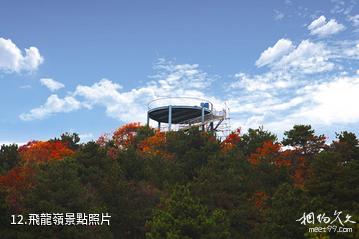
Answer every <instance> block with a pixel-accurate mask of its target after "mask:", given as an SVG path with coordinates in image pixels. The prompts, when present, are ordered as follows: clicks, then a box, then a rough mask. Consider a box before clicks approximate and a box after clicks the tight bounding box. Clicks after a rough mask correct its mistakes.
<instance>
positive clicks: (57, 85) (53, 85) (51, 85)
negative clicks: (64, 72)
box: [40, 78, 65, 91]
mask: <svg viewBox="0 0 359 239" xmlns="http://www.w3.org/2000/svg"><path fill="white" fill-rule="evenodd" d="M40 83H41V85H44V86H46V87H47V88H48V89H49V90H50V91H56V90H59V89H61V88H64V87H65V85H64V84H62V83H61V82H58V81H55V80H54V79H51V78H42V79H40Z"/></svg>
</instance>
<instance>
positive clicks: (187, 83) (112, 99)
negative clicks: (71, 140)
mask: <svg viewBox="0 0 359 239" xmlns="http://www.w3.org/2000/svg"><path fill="white" fill-rule="evenodd" d="M154 69H155V71H156V73H155V75H154V76H152V77H151V79H152V80H151V81H150V82H148V83H147V84H146V85H145V86H143V87H140V88H135V89H130V90H127V91H126V90H124V89H123V87H122V86H121V85H119V84H118V83H115V82H113V81H111V80H108V79H102V80H100V81H98V82H95V83H94V84H93V85H89V86H88V85H78V86H77V87H76V89H75V91H74V92H73V93H69V94H68V96H67V97H65V98H64V99H59V98H58V97H57V95H52V96H50V97H49V99H48V100H47V102H46V103H45V104H44V105H43V106H40V107H38V108H35V109H32V110H31V111H30V112H29V113H25V114H22V115H21V116H20V118H21V119H23V120H34V119H42V118H45V117H47V116H49V115H52V114H54V113H60V112H69V111H74V110H78V109H80V108H81V107H86V108H92V107H94V106H103V107H104V108H105V110H106V114H107V115H108V116H110V117H112V118H115V119H118V120H121V121H125V122H128V121H144V120H145V119H146V110H147V103H148V102H149V101H151V100H153V99H155V98H158V97H164V96H192V97H200V98H204V96H205V94H204V93H203V91H204V89H206V88H208V87H209V86H210V84H211V81H212V80H211V78H210V77H208V75H207V74H206V73H205V72H203V71H202V70H200V68H199V66H198V65H197V64H193V65H191V64H174V63H173V62H171V61H166V60H163V59H160V60H159V62H158V63H157V64H155V66H154ZM205 98H208V97H205ZM209 98H210V100H213V101H216V102H218V100H217V99H216V98H214V97H209ZM70 100H71V101H70ZM54 102H55V103H54ZM72 103H73V104H72ZM60 104H61V105H60Z"/></svg>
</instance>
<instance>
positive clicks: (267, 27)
mask: <svg viewBox="0 0 359 239" xmlns="http://www.w3.org/2000/svg"><path fill="white" fill-rule="evenodd" d="M358 9H359V6H358V4H357V1H351V0H348V1H341V0H335V1H334V0H333V1H328V0H322V1H294V0H275V1H259V0H257V1H222V2H220V1H187V0H182V1H56V2H54V1H51V2H50V1H14V0H12V1H10V0H5V1H2V3H1V8H0V86H1V87H0V142H18V143H21V142H26V141H28V140H31V139H43V140H45V139H48V138H52V137H55V136H59V135H60V134H61V133H63V132H66V131H71V132H77V133H79V134H80V135H81V136H82V138H83V139H84V140H89V139H93V138H96V137H98V135H100V134H102V133H105V132H111V131H112V130H113V129H115V128H117V127H118V126H120V125H121V124H124V123H126V122H131V121H142V122H145V120H146V116H145V113H146V103H147V102H148V101H150V100H152V99H154V98H156V97H161V96H169V95H170V96H183V95H186V96H196V97H204V98H207V99H209V100H211V101H212V102H213V103H214V104H215V106H216V107H217V108H218V109H220V108H221V107H223V105H224V104H225V103H227V105H228V106H229V108H230V117H231V124H232V128H233V129H234V128H235V127H239V126H240V127H242V128H244V129H247V128H249V127H254V128H256V127H258V126H260V125H264V127H265V128H267V129H269V130H271V131H273V132H275V133H277V134H278V135H279V136H281V135H282V133H283V131H284V130H288V129H290V128H291V127H292V126H293V124H299V123H300V124H312V125H313V127H314V128H315V129H316V131H317V133H324V134H326V135H328V136H329V137H330V138H331V139H332V138H333V137H334V132H335V131H337V132H339V131H342V130H350V131H353V132H355V133H357V134H358V133H359V107H358V106H357V105H358V103H357V102H358V101H359V64H358V60H359V38H358V37H359V11H358Z"/></svg>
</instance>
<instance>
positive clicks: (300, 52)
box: [274, 40, 334, 74]
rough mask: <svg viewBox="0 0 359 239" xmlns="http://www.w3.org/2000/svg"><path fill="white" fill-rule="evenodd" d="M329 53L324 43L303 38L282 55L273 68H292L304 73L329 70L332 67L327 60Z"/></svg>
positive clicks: (332, 64)
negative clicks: (293, 47) (286, 53)
mask: <svg viewBox="0 0 359 239" xmlns="http://www.w3.org/2000/svg"><path fill="white" fill-rule="evenodd" d="M330 54H331V52H330V50H329V49H327V47H326V45H325V44H323V43H314V42H311V41H309V40H304V41H302V42H301V43H300V44H299V45H298V46H297V48H296V49H295V50H293V51H292V52H290V53H289V54H288V55H285V56H284V57H282V58H281V60H280V61H278V62H277V63H276V64H275V65H274V68H275V69H277V70H278V69H282V70H283V69H285V70H294V71H296V72H297V73H304V74H313V73H320V72H325V71H331V70H333V69H334V63H332V62H330V61H329V59H330Z"/></svg>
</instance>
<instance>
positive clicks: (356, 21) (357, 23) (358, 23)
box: [348, 14, 359, 27]
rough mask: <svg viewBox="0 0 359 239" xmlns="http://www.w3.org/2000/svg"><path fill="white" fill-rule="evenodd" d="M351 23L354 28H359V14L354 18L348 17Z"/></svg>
mask: <svg viewBox="0 0 359 239" xmlns="http://www.w3.org/2000/svg"><path fill="white" fill-rule="evenodd" d="M348 19H349V21H351V23H352V24H353V26H355V27H357V26H359V14H357V15H354V16H348Z"/></svg>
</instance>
